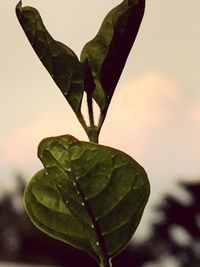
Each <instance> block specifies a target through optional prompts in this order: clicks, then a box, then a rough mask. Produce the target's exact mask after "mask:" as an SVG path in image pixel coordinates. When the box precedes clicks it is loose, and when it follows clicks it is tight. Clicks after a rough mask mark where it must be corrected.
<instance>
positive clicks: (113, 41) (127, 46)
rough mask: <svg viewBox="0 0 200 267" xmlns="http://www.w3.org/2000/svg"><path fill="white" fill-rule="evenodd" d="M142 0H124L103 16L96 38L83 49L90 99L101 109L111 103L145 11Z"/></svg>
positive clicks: (143, 0) (82, 58) (82, 56)
mask: <svg viewBox="0 0 200 267" xmlns="http://www.w3.org/2000/svg"><path fill="white" fill-rule="evenodd" d="M144 7H145V0H124V1H123V2H122V3H121V4H120V5H118V6H117V7H115V8H114V9H113V10H111V11H110V12H109V13H108V15H107V16H106V17H105V19H104V21H103V23H102V25H101V28H100V30H99V32H98V33H97V35H96V37H95V38H94V39H93V40H91V41H90V42H88V43H87V44H86V45H85V47H84V48H83V51H82V54H81V61H82V62H86V61H87V62H88V63H89V65H90V68H91V71H92V74H93V77H94V81H95V85H96V88H95V90H94V92H93V98H94V99H95V101H96V102H97V103H98V105H99V107H100V108H101V109H106V108H107V107H108V105H109V103H110V100H111V97H112V95H113V92H114V90H115V87H116V85H117V83H118V80H119V78H120V75H121V72H122V70H123V68H124V65H125V63H126V59H127V57H128V55H129V52H130V50H131V47H132V45H133V43H134V40H135V38H136V36H137V32H138V29H139V27H140V23H141V21H142V17H143V14H144Z"/></svg>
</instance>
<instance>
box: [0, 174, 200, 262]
mask: <svg viewBox="0 0 200 267" xmlns="http://www.w3.org/2000/svg"><path fill="white" fill-rule="evenodd" d="M17 180H18V188H17V189H16V190H15V191H14V193H10V194H8V195H6V196H5V197H4V198H3V199H2V200H1V202H0V242H1V249H0V261H9V262H18V263H19V262H22V263H35V264H46V265H49V266H51V265H59V266H70V267H75V266H79V264H80V263H81V265H83V266H87V267H96V266H98V265H97V264H96V262H95V261H93V260H92V259H91V258H90V257H88V256H87V255H86V254H85V253H82V252H80V251H78V250H76V249H74V248H72V247H70V246H67V245H66V244H63V243H61V242H59V241H56V240H54V239H51V238H49V237H48V236H46V235H45V234H43V233H41V232H40V231H39V230H37V229H36V228H35V227H34V226H33V225H32V224H31V223H30V222H29V219H28V218H27V216H26V214H25V212H24V209H23V205H22V192H23V190H24V186H25V183H24V179H23V178H22V177H21V176H17ZM179 187H181V188H182V189H183V191H184V192H183V195H182V198H181V199H182V200H181V199H179V198H177V197H176V196H172V195H166V196H164V197H163V199H162V200H161V204H160V205H158V206H157V207H155V210H154V214H155V217H156V218H157V216H156V213H157V214H158V215H159V217H160V219H159V220H158V221H156V220H157V219H155V221H154V222H153V223H152V225H151V226H148V227H150V235H149V236H148V237H146V238H145V239H144V240H141V241H134V242H133V243H132V244H130V245H129V246H128V247H127V248H126V249H125V250H124V251H123V252H122V253H121V254H120V255H118V256H117V257H116V258H115V259H114V260H113V266H115V267H122V266H124V264H125V263H126V267H148V266H149V267H150V266H151V267H153V266H161V263H162V262H164V261H165V260H166V259H168V258H173V259H174V260H175V262H176V265H175V266H177V267H197V266H198V267H199V266H200V253H199V252H200V182H196V183H189V182H187V183H186V182H184V183H179ZM183 199H185V200H183ZM162 266H163V265H162Z"/></svg>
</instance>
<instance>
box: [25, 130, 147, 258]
mask: <svg viewBox="0 0 200 267" xmlns="http://www.w3.org/2000/svg"><path fill="white" fill-rule="evenodd" d="M38 156H39V158H40V159H41V161H42V163H43V165H44V166H45V169H44V170H42V171H40V172H39V173H37V174H36V175H35V176H34V177H33V178H32V180H31V182H30V183H29V184H28V186H27V188H26V190H25V205H26V210H27V212H28V214H29V216H30V217H31V220H32V221H33V223H34V224H35V225H36V226H37V227H39V228H40V229H41V230H42V231H44V232H46V233H47V234H49V235H50V236H52V237H54V238H57V239H60V240H62V241H64V242H66V243H69V244H71V245H72V246H74V247H77V248H80V249H82V250H84V251H86V252H87V253H89V254H90V255H91V256H93V257H94V258H95V259H96V260H97V261H98V262H101V261H103V259H109V258H111V257H113V256H114V255H116V254H117V253H119V251H121V250H122V249H123V248H124V246H125V245H126V244H127V242H128V241H129V240H130V238H131V237H132V235H133V233H134V232H135V230H136V228H137V226H138V223H139V221H140V219H141V216H142V214H143V210H144V207H145V204H146V202H147V200H148V197H149V191H150V187H149V182H148V178H147V175H146V172H145V171H144V169H143V168H142V167H141V166H140V165H139V164H138V163H137V162H136V161H135V160H133V159H132V158H131V157H130V156H128V155H127V154H125V153H123V152H121V151H119V150H116V149H114V148H110V147H106V146H102V145H97V144H94V143H88V142H80V141H78V140H77V139H75V138H74V137H72V136H69V135H67V136H59V137H51V138H47V139H44V140H43V141H42V142H41V143H40V145H39V149H38Z"/></svg>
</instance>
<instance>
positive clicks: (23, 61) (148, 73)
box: [0, 0, 200, 205]
mask: <svg viewBox="0 0 200 267" xmlns="http://www.w3.org/2000/svg"><path fill="white" fill-rule="evenodd" d="M120 2H121V1H117V0H110V1H106V0H101V3H100V2H99V1H97V0H93V1H91V0H84V1H66V0H59V1H48V0H37V1H35V0H27V1H23V4H24V5H32V6H34V7H36V8H38V10H39V11H40V14H41V15H42V17H43V21H44V23H45V25H46V27H47V29H48V31H49V32H50V33H51V35H52V36H53V37H54V38H55V39H56V40H59V41H61V42H63V43H65V44H67V45H68V46H69V47H71V48H72V49H73V50H74V51H75V52H76V53H77V55H79V54H80V52H81V49H82V47H83V45H84V44H85V43H86V42H87V41H89V40H90V39H92V38H93V37H94V36H95V34H96V32H97V30H98V29H99V26H100V24H101V22H102V19H103V17H104V16H105V15H106V14H107V12H108V11H109V10H110V9H111V8H112V7H114V6H115V5H117V4H118V3H120ZM58 3H59V4H58ZM16 4H17V1H13V0H9V1H2V3H1V9H0V22H1V27H0V36H1V49H0V58H1V61H0V75H1V76H0V77H1V79H0V99H1V105H0V122H1V131H0V183H1V188H0V192H4V190H5V188H7V189H10V188H11V187H12V185H13V184H14V183H15V180H14V175H15V174H16V173H22V174H24V175H25V176H26V177H27V180H29V179H30V178H31V176H32V175H33V174H34V173H35V172H36V171H37V170H38V169H40V168H42V166H41V164H40V162H39V159H37V156H36V152H37V145H38V143H39V142H40V141H41V140H42V139H43V138H45V137H48V136H56V135H62V134H66V133H68V134H72V135H74V136H75V137H77V138H79V139H81V140H87V137H86V136H85V134H84V132H83V130H82V129H81V126H80V125H79V124H78V122H77V120H76V118H75V116H74V114H73V112H72V111H71V109H70V107H69V106H68V104H67V102H66V100H65V99H64V98H63V96H62V95H61V93H60V91H59V89H58V88H57V87H56V85H55V84H54V82H53V80H52V79H51V77H50V76H49V74H48V73H47V72H46V70H45V69H44V67H43V66H42V64H41V63H40V61H39V60H38V58H37V56H36V55H35V53H34V51H33V50H32V48H31V46H30V45H29V42H28V41H27V39H26V37H25V35H24V33H23V31H22V29H21V27H20V25H19V23H18V21H17V19H16V16H15V5H16ZM199 10H200V1H199V0H193V1H192V4H189V2H188V1H186V0H176V1H174V0H168V1H160V0H148V1H147V4H146V10H145V15H144V19H143V22H142V25H141V28H140V31H139V34H138V37H137V39H136V42H135V45H134V47H133V49H132V51H131V54H130V56H129V58H128V61H127V64H126V67H125V69H124V72H123V74H122V77H121V79H120V82H119V84H118V86H117V89H116V92H115V95H114V97H113V100H112V103H111V106H110V109H109V112H108V115H107V118H106V121H105V124H104V126H103V128H102V133H101V136H100V143H101V144H104V145H109V146H112V147H115V148H117V149H120V150H122V151H124V152H126V153H128V154H130V155H131V156H132V157H133V158H134V159H135V160H136V161H138V162H139V163H140V164H141V165H142V166H143V167H144V168H145V169H146V171H147V173H148V176H149V179H150V182H151V197H150V201H149V205H151V203H154V202H155V201H157V200H158V198H159V197H160V196H161V195H162V194H163V193H165V192H171V191H172V190H175V192H176V194H178V191H177V190H178V189H177V188H176V189H175V184H176V182H177V179H184V180H190V181H193V180H197V179H199V178H200V164H199V163H200V156H199V151H200V140H199V136H200V90H199V86H200V75H199V67H200V53H199V47H200V27H199V25H200V17H199Z"/></svg>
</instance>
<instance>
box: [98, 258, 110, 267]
mask: <svg viewBox="0 0 200 267" xmlns="http://www.w3.org/2000/svg"><path fill="white" fill-rule="evenodd" d="M100 267H112V263H111V259H110V260H109V259H105V258H102V259H101V263H100Z"/></svg>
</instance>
